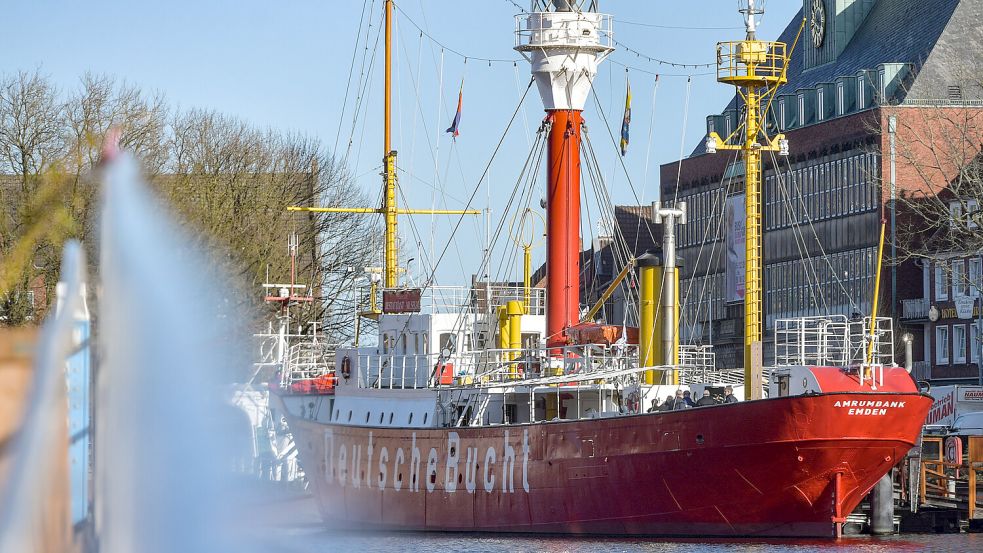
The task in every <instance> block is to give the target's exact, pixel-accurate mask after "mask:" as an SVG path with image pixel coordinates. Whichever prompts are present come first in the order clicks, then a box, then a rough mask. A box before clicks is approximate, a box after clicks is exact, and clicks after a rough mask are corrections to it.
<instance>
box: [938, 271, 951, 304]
mask: <svg viewBox="0 0 983 553" xmlns="http://www.w3.org/2000/svg"><path fill="white" fill-rule="evenodd" d="M935 299H936V300H947V299H949V274H948V273H947V272H946V269H945V265H943V264H941V263H940V264H937V265H936V266H935Z"/></svg>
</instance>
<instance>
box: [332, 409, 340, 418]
mask: <svg viewBox="0 0 983 553" xmlns="http://www.w3.org/2000/svg"><path fill="white" fill-rule="evenodd" d="M340 418H341V409H335V410H334V420H338V419H340Z"/></svg>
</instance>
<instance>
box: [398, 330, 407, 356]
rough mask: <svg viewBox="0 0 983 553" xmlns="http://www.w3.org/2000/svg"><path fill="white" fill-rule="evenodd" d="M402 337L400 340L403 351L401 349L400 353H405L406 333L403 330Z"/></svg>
mask: <svg viewBox="0 0 983 553" xmlns="http://www.w3.org/2000/svg"><path fill="white" fill-rule="evenodd" d="M402 338H403V340H402V342H403V351H401V352H400V353H402V354H404V355H405V354H406V340H407V338H406V333H405V332H404V333H403V336H402Z"/></svg>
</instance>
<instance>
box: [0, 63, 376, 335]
mask: <svg viewBox="0 0 983 553" xmlns="http://www.w3.org/2000/svg"><path fill="white" fill-rule="evenodd" d="M110 128H117V129H119V130H120V131H121V144H122V145H123V147H124V148H126V149H128V150H130V151H132V152H134V153H135V154H136V155H137V156H138V157H139V158H140V159H141V161H142V162H143V164H144V168H145V172H146V174H147V176H148V178H149V179H150V181H151V183H152V185H153V186H154V188H155V189H156V190H157V191H158V193H159V194H160V196H162V197H163V198H164V199H166V200H167V203H168V204H169V205H170V206H171V207H172V208H173V209H174V210H175V211H176V212H178V213H179V214H180V215H181V216H182V217H184V218H185V220H186V221H187V223H188V225H189V226H190V227H191V228H192V229H194V230H195V231H196V232H195V233H194V235H195V236H196V237H198V238H199V239H200V240H201V241H202V243H203V244H205V245H206V246H207V247H208V248H210V249H211V251H212V252H213V259H214V260H215V261H216V263H215V265H214V266H213V267H208V268H203V270H211V269H213V268H217V267H221V268H222V269H224V270H225V271H226V272H228V273H231V274H233V275H235V277H236V278H235V282H230V283H227V285H226V287H225V289H226V291H227V293H226V294H225V297H222V298H216V301H222V302H227V303H234V304H237V305H242V306H249V307H251V308H253V312H254V313H256V314H257V315H258V316H260V317H263V316H264V313H265V311H264V310H263V309H260V308H259V307H260V303H261V301H260V300H261V298H262V289H261V288H260V284H261V283H262V282H263V281H264V280H265V279H266V278H272V279H276V280H282V279H285V278H288V277H289V257H288V256H287V249H286V243H287V239H288V237H289V235H290V234H291V233H297V235H298V237H299V238H300V241H301V245H300V257H299V264H298V278H299V280H300V281H301V282H302V283H305V284H309V285H310V286H311V289H312V291H313V294H314V295H316V296H317V297H318V301H317V302H314V303H313V304H311V305H308V306H306V311H305V312H304V313H302V314H300V316H301V318H302V319H307V320H319V321H322V322H324V323H325V326H324V328H325V330H326V331H327V332H328V333H329V334H330V335H331V336H332V339H337V340H341V339H344V338H346V337H348V336H350V335H351V331H352V327H353V325H352V319H351V317H350V316H349V315H348V313H349V312H352V313H353V312H354V310H355V306H354V304H353V300H352V290H353V289H354V287H353V284H354V283H355V279H356V278H358V277H359V276H360V275H361V274H362V268H363V267H364V266H366V265H367V264H370V261H371V260H373V259H374V256H375V253H376V252H375V251H374V250H373V248H372V245H373V241H372V240H368V239H366V237H368V236H371V235H375V233H374V232H373V230H374V227H375V225H376V224H377V220H375V219H374V218H371V217H367V216H364V215H351V214H338V215H331V216H323V215H314V214H311V213H299V212H288V211H287V209H286V208H287V207H288V206H292V205H342V204H343V205H364V204H365V202H366V199H365V198H364V197H363V196H362V195H361V194H360V193H359V192H358V190H357V189H356V187H355V186H354V184H353V182H352V181H351V179H350V177H349V176H348V172H347V170H346V168H345V167H343V166H342V165H340V164H338V163H337V162H336V161H335V160H334V159H333V158H332V157H331V156H329V155H327V154H326V153H325V152H324V151H323V148H322V146H321V145H320V143H319V142H318V141H316V140H313V139H311V138H308V137H304V136H299V135H292V134H284V133H279V132H276V131H274V130H271V129H265V130H264V129H258V128H256V127H254V126H252V125H250V124H248V123H246V122H245V121H242V120H240V119H236V118H234V117H228V116H225V115H222V114H219V113H217V112H214V111H208V110H187V111H183V112H178V111H175V110H171V109H170V108H169V106H168V105H167V103H166V102H165V100H164V98H163V97H162V96H161V95H160V94H152V95H148V94H145V93H144V92H143V91H141V90H140V89H139V88H137V87H135V86H133V85H129V84H127V83H125V82H120V81H117V80H116V79H114V78H112V77H108V76H102V75H94V74H86V75H83V76H82V77H81V79H80V81H79V86H78V88H77V89H75V90H74V91H72V92H70V93H68V94H60V93H59V91H58V90H56V89H55V87H54V86H53V85H51V83H50V80H49V79H48V78H47V77H45V76H43V75H41V74H40V73H38V72H37V71H35V72H33V73H26V72H21V73H18V74H17V75H14V76H7V77H0V208H2V209H0V259H2V260H3V264H2V266H0V321H2V322H3V323H4V324H18V323H21V322H23V321H25V320H27V319H28V318H29V317H30V316H31V309H30V307H31V306H30V305H29V302H27V301H26V298H27V296H28V294H26V292H27V291H28V290H31V289H32V287H36V286H38V285H40V286H43V287H44V288H45V290H46V291H49V292H52V291H53V286H54V283H55V282H56V280H57V275H58V270H59V267H58V264H59V258H58V256H59V252H60V250H61V244H62V243H63V242H64V240H65V239H67V238H77V239H81V240H82V241H83V242H85V243H88V244H92V243H94V240H92V238H93V237H92V229H93V228H94V225H93V211H94V206H95V203H96V202H95V200H96V197H97V186H96V184H97V182H96V180H95V179H94V178H93V169H94V168H95V167H96V166H97V164H98V161H99V152H100V149H101V145H102V143H103V141H104V138H105V136H106V133H107V132H108V130H109V129H110ZM215 274H216V275H217V274H219V273H218V271H216V273H215ZM48 296H49V297H48V298H47V301H46V303H50V302H51V300H53V293H52V294H49V295H48ZM42 308H43V306H42ZM339 308H340V309H339ZM339 312H340V313H342V314H341V315H338V313H339ZM251 322H255V321H244V322H243V323H244V324H248V323H251Z"/></svg>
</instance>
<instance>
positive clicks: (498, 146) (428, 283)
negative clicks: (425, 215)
mask: <svg viewBox="0 0 983 553" xmlns="http://www.w3.org/2000/svg"><path fill="white" fill-rule="evenodd" d="M534 82H535V79H529V84H528V85H527V86H526V90H525V92H523V94H522V98H520V99H519V103H518V105H516V106H515V111H513V112H512V117H511V118H509V122H508V124H507V125H506V126H505V130H504V131H503V132H502V136H501V137H500V138H499V139H498V144H496V145H495V149H494V150H493V151H492V156H491V159H489V160H488V163H487V164H486V165H485V169H484V171H483V172H482V174H481V177H480V178H479V179H478V183H477V184H476V185H475V187H474V189H473V190H472V191H471V196H470V197H469V198H468V203H467V204H466V205H465V206H464V209H465V210H467V209H470V207H471V203H472V202H473V201H474V198H475V196H476V195H477V194H478V190H479V189H480V188H481V182H482V181H483V180H484V179H485V176H486V175H487V174H488V170H489V169H490V168H491V164H492V162H493V161H494V160H495V156H496V155H497V154H498V152H499V150H500V149H501V148H502V144H503V143H504V142H505V137H506V135H508V132H509V130H510V129H511V128H512V124H513V123H514V122H515V118H516V117H517V116H518V114H519V110H520V109H521V108H522V103H523V102H524V101H525V99H526V96H528V95H529V90H530V89H531V88H532V85H533V83H534ZM464 217H465V216H464V215H463V214H462V215H460V216H458V218H457V222H455V223H454V228H453V230H452V231H451V237H452V238H453V237H454V236H455V235H456V234H457V230H458V229H459V228H460V227H461V223H462V222H463V221H464ZM448 246H449V243H448V244H445V245H444V247H443V249H442V250H441V252H440V255H439V256H438V257H437V262H436V263H434V272H433V273H431V274H430V277H429V278H427V281H426V282H425V283H424V286H423V288H424V289H426V288H429V287H430V286H431V285H432V284H433V279H434V277H435V276H436V271H437V267H439V266H440V263H441V261H442V260H443V259H444V256H445V255H447V248H448Z"/></svg>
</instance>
